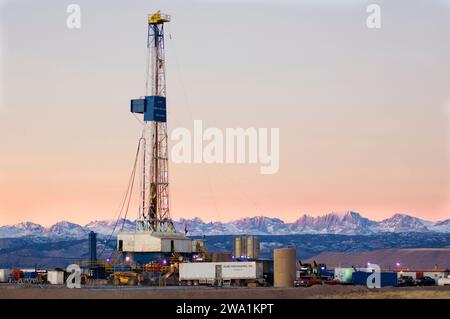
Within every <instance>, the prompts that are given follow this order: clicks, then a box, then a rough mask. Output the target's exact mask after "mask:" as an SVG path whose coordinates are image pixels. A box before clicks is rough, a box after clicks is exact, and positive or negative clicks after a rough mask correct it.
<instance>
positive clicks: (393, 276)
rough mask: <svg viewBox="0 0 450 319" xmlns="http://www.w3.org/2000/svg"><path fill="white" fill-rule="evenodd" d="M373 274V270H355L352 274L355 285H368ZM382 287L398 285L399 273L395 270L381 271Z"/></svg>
mask: <svg viewBox="0 0 450 319" xmlns="http://www.w3.org/2000/svg"><path fill="white" fill-rule="evenodd" d="M370 275H372V273H371V272H365V271H355V272H354V273H353V274H352V283H353V284H354V285H362V286H366V285H367V278H369V276H370ZM380 276H381V278H380V279H381V280H380V283H381V287H389V286H392V287H397V273H395V272H381V273H380Z"/></svg>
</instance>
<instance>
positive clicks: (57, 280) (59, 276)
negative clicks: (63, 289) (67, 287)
mask: <svg viewBox="0 0 450 319" xmlns="http://www.w3.org/2000/svg"><path fill="white" fill-rule="evenodd" d="M47 281H48V282H49V284H51V285H64V271H60V270H49V271H48V272H47Z"/></svg>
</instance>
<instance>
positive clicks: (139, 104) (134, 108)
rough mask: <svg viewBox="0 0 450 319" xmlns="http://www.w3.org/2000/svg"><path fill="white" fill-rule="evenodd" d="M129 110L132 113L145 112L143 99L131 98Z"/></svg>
mask: <svg viewBox="0 0 450 319" xmlns="http://www.w3.org/2000/svg"><path fill="white" fill-rule="evenodd" d="M131 112H132V113H141V114H142V113H144V112H145V100H144V99H136V100H131Z"/></svg>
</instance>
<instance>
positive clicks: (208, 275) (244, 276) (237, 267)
mask: <svg viewBox="0 0 450 319" xmlns="http://www.w3.org/2000/svg"><path fill="white" fill-rule="evenodd" d="M179 281H180V285H199V284H210V285H213V284H218V285H222V284H223V285H228V284H235V285H244V284H260V285H262V284H264V278H263V264H262V263H260V262H256V261H246V262H244V261H242V262H233V261H231V262H193V263H181V264H180V267H179Z"/></svg>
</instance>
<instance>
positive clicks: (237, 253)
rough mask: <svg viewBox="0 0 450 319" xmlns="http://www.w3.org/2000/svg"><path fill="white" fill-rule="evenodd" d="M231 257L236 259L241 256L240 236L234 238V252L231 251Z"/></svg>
mask: <svg viewBox="0 0 450 319" xmlns="http://www.w3.org/2000/svg"><path fill="white" fill-rule="evenodd" d="M233 255H234V256H235V257H236V258H240V257H241V256H242V255H243V252H242V236H236V237H234V251H233Z"/></svg>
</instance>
